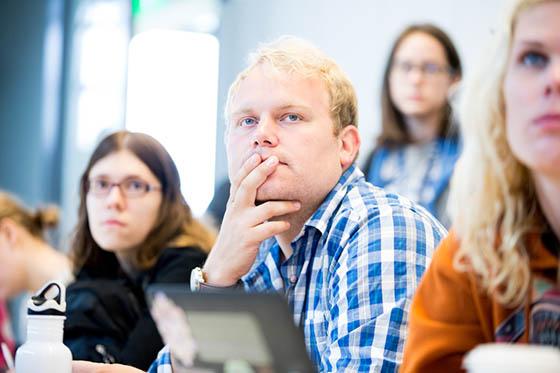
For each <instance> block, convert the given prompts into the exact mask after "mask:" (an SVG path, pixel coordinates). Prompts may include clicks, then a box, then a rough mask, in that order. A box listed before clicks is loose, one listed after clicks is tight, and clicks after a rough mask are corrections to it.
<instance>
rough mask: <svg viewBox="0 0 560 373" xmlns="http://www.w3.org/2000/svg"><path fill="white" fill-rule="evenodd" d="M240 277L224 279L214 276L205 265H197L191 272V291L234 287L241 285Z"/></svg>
mask: <svg viewBox="0 0 560 373" xmlns="http://www.w3.org/2000/svg"><path fill="white" fill-rule="evenodd" d="M240 284H241V281H240V280H239V279H233V280H232V279H222V278H219V277H217V276H212V272H210V273H209V272H207V271H206V269H205V267H204V268H200V267H197V268H195V269H193V270H192V272H191V291H205V290H207V291H214V290H220V289H232V288H238V287H240Z"/></svg>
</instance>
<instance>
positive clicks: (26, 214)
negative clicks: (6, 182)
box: [0, 192, 59, 240]
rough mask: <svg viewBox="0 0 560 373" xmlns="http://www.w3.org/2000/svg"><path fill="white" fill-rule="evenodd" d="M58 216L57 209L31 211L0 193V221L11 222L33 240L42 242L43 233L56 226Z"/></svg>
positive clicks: (10, 196)
mask: <svg viewBox="0 0 560 373" xmlns="http://www.w3.org/2000/svg"><path fill="white" fill-rule="evenodd" d="M58 216H59V214H58V208H57V207H55V206H46V207H42V208H38V209H36V210H35V211H31V210H29V209H28V208H26V207H24V205H23V204H22V203H21V202H19V201H18V200H17V199H16V198H15V197H13V196H12V195H10V194H8V193H5V192H0V220H2V219H11V220H13V221H14V222H16V223H17V224H19V225H20V226H22V227H23V228H24V229H25V230H26V231H28V232H29V233H30V234H31V235H32V236H33V237H35V238H39V239H42V240H44V239H45V236H44V235H45V231H46V230H47V229H49V228H54V227H56V225H57V224H58Z"/></svg>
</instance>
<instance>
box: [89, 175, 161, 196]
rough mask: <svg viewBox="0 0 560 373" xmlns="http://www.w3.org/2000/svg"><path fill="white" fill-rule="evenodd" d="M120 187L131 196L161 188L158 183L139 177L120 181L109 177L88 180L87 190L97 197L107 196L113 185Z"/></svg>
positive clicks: (141, 194) (126, 194) (125, 193)
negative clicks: (108, 178) (112, 180)
mask: <svg viewBox="0 0 560 373" xmlns="http://www.w3.org/2000/svg"><path fill="white" fill-rule="evenodd" d="M115 186H116V187H119V189H120V190H121V192H122V193H123V194H124V195H125V196H126V197H129V198H138V197H142V196H143V195H145V194H146V193H148V192H151V191H154V190H161V187H160V186H158V185H151V184H149V183H147V182H145V181H144V180H141V179H138V178H130V179H125V180H123V181H121V182H119V183H113V182H111V181H109V180H107V179H103V178H96V179H91V180H88V184H87V187H88V189H87V192H88V193H91V194H92V195H94V196H97V197H106V196H108V195H109V193H110V192H111V189H113V187H115Z"/></svg>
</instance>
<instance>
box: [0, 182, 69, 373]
mask: <svg viewBox="0 0 560 373" xmlns="http://www.w3.org/2000/svg"><path fill="white" fill-rule="evenodd" d="M57 223H58V209H57V208H56V207H54V206H50V207H45V208H39V209H37V210H35V211H31V210H29V209H27V208H26V207H24V206H23V204H22V203H20V202H19V201H18V200H17V199H16V198H15V197H14V196H12V195H10V194H8V193H5V192H0V342H4V343H6V344H7V346H8V347H9V348H10V350H12V352H13V349H14V341H13V339H12V331H11V327H10V324H11V323H10V317H9V315H8V312H7V309H6V308H5V305H4V302H5V301H7V300H10V299H12V298H14V297H16V296H17V295H19V294H21V293H24V292H35V291H37V290H39V289H40V288H41V287H42V286H43V284H45V283H46V282H47V281H49V280H58V281H62V282H63V283H69V282H71V281H72V279H73V276H72V272H71V270H70V261H69V260H68V258H67V257H66V255H64V254H63V253H60V252H58V251H56V250H55V249H54V248H52V247H51V246H50V245H49V244H48V243H47V242H46V240H45V233H46V231H47V230H48V229H50V228H54V227H55V226H56V224H57ZM20 316H21V315H12V319H13V317H18V318H19V317H20ZM22 322H24V320H22ZM4 364H5V362H4V361H3V358H0V368H3V367H4Z"/></svg>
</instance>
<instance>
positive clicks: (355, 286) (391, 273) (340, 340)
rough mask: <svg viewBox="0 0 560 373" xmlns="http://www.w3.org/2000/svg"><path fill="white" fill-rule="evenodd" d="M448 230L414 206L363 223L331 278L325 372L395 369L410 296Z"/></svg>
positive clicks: (335, 265) (347, 244)
mask: <svg viewBox="0 0 560 373" xmlns="http://www.w3.org/2000/svg"><path fill="white" fill-rule="evenodd" d="M444 233H445V232H444V230H442V228H441V227H440V226H439V225H434V223H433V220H432V219H430V218H429V217H426V216H425V215H422V214H417V213H416V212H414V211H412V210H406V209H397V210H396V211H395V210H394V209H388V210H387V211H381V212H379V214H377V215H376V216H370V217H369V218H367V219H363V220H362V221H361V223H360V222H359V224H358V228H357V229H356V230H355V231H354V233H353V234H352V235H351V236H350V239H349V240H348V241H347V243H346V244H345V245H344V247H343V248H342V249H341V254H340V257H339V259H338V260H336V261H335V262H334V263H335V264H334V270H333V271H331V273H332V275H331V276H330V279H329V282H328V284H329V289H330V291H329V296H328V304H327V307H328V309H329V312H328V316H327V317H328V322H327V328H328V330H327V336H328V342H327V343H329V346H327V348H325V350H324V351H325V353H324V354H322V356H321V366H322V370H324V371H355V372H369V371H373V372H379V371H381V372H394V371H397V369H398V367H399V365H400V363H401V361H402V355H403V349H404V340H405V337H406V328H407V320H408V313H409V308H410V303H411V299H412V295H413V294H414V291H415V290H416V288H417V285H418V283H419V282H420V278H421V277H422V275H423V274H424V271H425V269H426V267H427V265H428V263H429V260H430V257H431V256H432V253H433V250H434V248H435V247H436V245H437V243H438V242H439V241H440V239H441V238H442V235H443V234H444Z"/></svg>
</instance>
